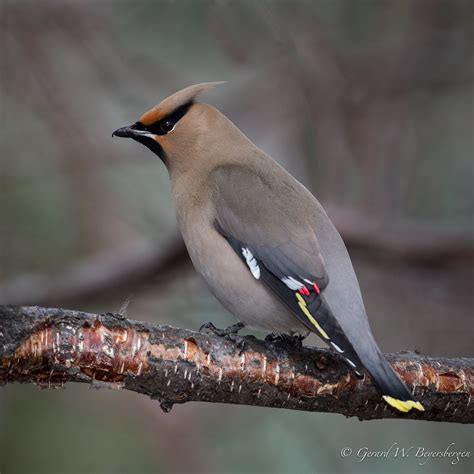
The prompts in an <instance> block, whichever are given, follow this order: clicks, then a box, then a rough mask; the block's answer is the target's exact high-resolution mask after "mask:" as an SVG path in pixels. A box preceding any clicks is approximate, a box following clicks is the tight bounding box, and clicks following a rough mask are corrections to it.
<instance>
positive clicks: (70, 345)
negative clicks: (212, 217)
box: [0, 306, 474, 423]
mask: <svg viewBox="0 0 474 474" xmlns="http://www.w3.org/2000/svg"><path fill="white" fill-rule="evenodd" d="M0 341H1V343H2V344H1V346H0V347H1V349H0V384H6V383H13V382H22V383H34V384H37V385H39V386H41V387H45V388H58V387H62V386H63V385H64V384H65V383H67V382H81V383H90V384H95V386H96V387H97V388H100V387H101V386H102V387H108V388H124V389H128V390H132V391H135V392H139V393H143V394H146V395H148V396H150V397H151V398H152V399H157V400H159V401H160V404H161V407H162V408H163V410H165V411H170V410H171V408H172V407H173V405H174V404H177V403H179V404H181V403H186V402H188V401H200V402H213V403H234V404H241V405H242V404H243V405H253V406H264V407H274V408H287V409H293V410H304V411H322V412H330V413H341V414H343V415H345V416H348V417H349V416H357V417H358V418H359V419H360V420H373V419H380V418H393V417H396V418H403V419H410V418H413V419H418V420H424V421H443V422H457V423H474V411H473V410H472V408H471V407H470V404H471V397H472V395H474V359H467V358H464V359H446V358H433V357H426V356H422V355H420V354H415V353H408V352H407V353H400V354H395V355H392V356H390V358H389V361H390V362H391V364H392V365H393V367H394V368H395V370H396V371H397V372H398V374H399V375H400V376H401V378H402V379H403V380H404V381H405V382H406V383H408V384H409V386H411V387H412V389H413V391H414V392H415V390H416V397H417V399H418V400H419V401H421V402H422V403H423V405H424V407H425V412H423V413H420V412H418V411H417V410H412V411H411V412H410V413H408V414H407V413H400V412H398V411H396V410H393V409H389V408H388V406H387V405H386V404H385V403H383V402H382V401H381V399H380V395H378V394H377V393H376V391H375V389H374V387H373V385H372V382H371V380H370V377H368V376H367V375H366V376H365V378H364V379H363V380H358V379H357V378H355V377H354V376H353V375H352V374H351V372H350V371H349V369H348V368H347V366H346V365H345V364H344V363H343V361H342V359H341V358H340V357H338V356H337V354H336V353H333V352H330V351H327V350H314V349H309V348H303V347H301V345H300V344H296V345H295V343H294V342H293V343H291V342H288V341H284V340H282V341H280V342H267V341H261V340H258V339H255V338H254V337H250V336H247V337H240V336H237V341H235V340H231V339H227V338H223V337H218V336H215V335H203V334H200V333H196V332H193V331H187V330H184V329H175V328H171V327H161V326H152V325H146V324H143V323H140V322H137V321H131V320H128V319H125V317H124V316H123V315H114V314H111V313H107V314H104V315H97V314H87V313H81V312H77V311H71V310H65V309H61V310H59V309H52V308H40V307H37V306H35V307H26V306H23V307H14V306H0Z"/></svg>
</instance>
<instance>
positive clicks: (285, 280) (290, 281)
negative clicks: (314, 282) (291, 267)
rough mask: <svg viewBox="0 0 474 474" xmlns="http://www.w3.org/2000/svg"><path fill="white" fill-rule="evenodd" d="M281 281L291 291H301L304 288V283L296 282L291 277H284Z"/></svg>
mask: <svg viewBox="0 0 474 474" xmlns="http://www.w3.org/2000/svg"><path fill="white" fill-rule="evenodd" d="M281 281H282V282H283V283H284V284H285V285H286V286H287V287H288V288H289V289H290V290H299V289H300V288H302V287H303V286H304V284H303V283H301V282H300V281H298V280H295V279H294V278H293V277H291V276H287V277H283V278H282V279H281Z"/></svg>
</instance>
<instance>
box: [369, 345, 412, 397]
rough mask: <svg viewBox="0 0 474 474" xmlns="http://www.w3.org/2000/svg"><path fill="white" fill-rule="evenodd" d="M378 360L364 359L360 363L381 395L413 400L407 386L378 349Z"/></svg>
mask: <svg viewBox="0 0 474 474" xmlns="http://www.w3.org/2000/svg"><path fill="white" fill-rule="evenodd" d="M377 353H378V360H371V361H364V360H363V359H362V363H363V364H364V366H365V368H366V369H367V371H368V372H369V374H370V376H371V377H372V380H373V381H374V384H375V386H376V387H377V389H378V391H379V392H380V394H381V395H388V396H390V397H393V398H396V399H397V400H402V401H407V400H415V398H414V396H413V394H412V393H411V392H410V390H409V389H408V387H407V386H406V385H405V383H404V382H402V380H401V379H400V377H399V376H398V374H397V373H396V372H395V371H394V370H393V368H392V366H391V365H390V364H389V363H388V361H387V359H385V357H384V355H383V354H382V353H381V352H380V351H379V350H378V351H377Z"/></svg>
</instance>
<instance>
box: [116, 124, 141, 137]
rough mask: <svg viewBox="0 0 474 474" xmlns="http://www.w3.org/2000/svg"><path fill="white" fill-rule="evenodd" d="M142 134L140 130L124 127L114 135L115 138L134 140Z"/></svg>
mask: <svg viewBox="0 0 474 474" xmlns="http://www.w3.org/2000/svg"><path fill="white" fill-rule="evenodd" d="M137 132H138V133H137ZM139 134H140V132H139V131H138V130H134V129H133V128H132V127H122V128H118V129H117V130H115V132H114V133H112V136H113V137H122V138H133V137H136V136H137V135H139Z"/></svg>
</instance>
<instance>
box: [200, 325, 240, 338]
mask: <svg viewBox="0 0 474 474" xmlns="http://www.w3.org/2000/svg"><path fill="white" fill-rule="evenodd" d="M244 327H245V324H243V323H241V322H238V323H236V324H232V326H229V327H227V328H225V329H219V328H216V327H215V326H214V324H212V323H211V322H209V323H205V324H203V325H202V326H201V327H200V328H199V332H201V333H204V334H213V335H214V336H217V337H223V338H225V339H227V340H229V341H234V342H239V341H238V339H239V338H240V336H239V335H238V333H239V331H240V330H241V329H243V328H244Z"/></svg>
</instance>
